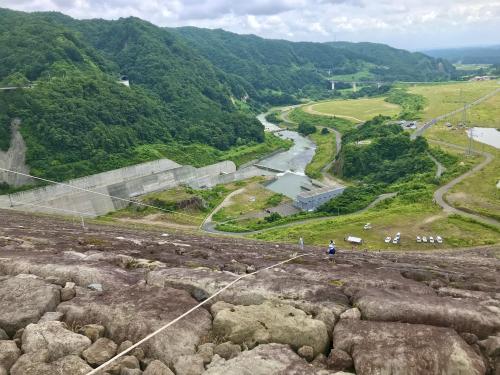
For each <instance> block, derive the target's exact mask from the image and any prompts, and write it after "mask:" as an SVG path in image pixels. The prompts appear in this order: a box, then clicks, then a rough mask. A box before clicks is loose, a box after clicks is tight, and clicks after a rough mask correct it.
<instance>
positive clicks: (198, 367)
mask: <svg viewBox="0 0 500 375" xmlns="http://www.w3.org/2000/svg"><path fill="white" fill-rule="evenodd" d="M174 370H175V374H176V375H201V374H202V373H203V372H204V371H205V367H204V366H203V358H202V357H201V356H199V355H197V354H195V355H182V356H180V357H179V358H177V360H176V361H175V363H174Z"/></svg>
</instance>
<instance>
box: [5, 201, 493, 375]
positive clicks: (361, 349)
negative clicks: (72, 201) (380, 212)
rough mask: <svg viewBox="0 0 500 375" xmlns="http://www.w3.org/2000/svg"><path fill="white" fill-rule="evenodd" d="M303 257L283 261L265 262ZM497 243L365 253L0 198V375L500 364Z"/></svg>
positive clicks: (474, 370)
mask: <svg viewBox="0 0 500 375" xmlns="http://www.w3.org/2000/svg"><path fill="white" fill-rule="evenodd" d="M302 253H303V254H305V256H303V257H300V258H297V259H295V260H293V261H291V262H289V263H284V264H281V265H279V266H277V267H273V268H270V269H264V268H266V267H268V266H271V265H273V264H276V263H278V262H281V261H283V260H285V259H288V258H290V257H291V256H292V255H293V254H299V255H300V254H302ZM499 257H500V248H499V247H498V246H497V247H495V246H491V247H482V248H475V249H470V250H453V251H446V250H442V251H438V252H364V251H350V250H344V249H342V248H340V249H339V251H338V253H337V254H336V259H335V262H330V261H329V260H328V259H325V254H324V249H322V248H317V247H307V246H306V247H305V249H304V250H303V252H302V251H301V250H300V249H299V248H298V246H295V245H287V244H271V243H263V242H257V241H250V240H244V239H239V238H225V237H214V236H202V235H195V234H193V235H190V234H186V233H180V232H172V231H171V230H167V229H165V231H161V230H153V229H151V230H139V229H130V228H125V227H114V226H109V225H105V226H104V225H102V226H100V225H90V226H89V225H87V227H86V228H85V230H84V229H83V228H82V227H81V226H80V225H79V224H78V223H73V222H72V221H63V220H58V219H53V218H48V217H42V216H40V217H36V216H28V215H24V214H21V213H14V212H12V211H7V210H4V211H2V210H0V374H2V375H3V374H11V375H35V374H36V375H40V374H42V375H45V374H47V375H48V374H50V375H53V374H60V375H65V374H68V375H75V374H82V375H84V374H88V373H89V372H91V371H92V370H93V369H95V368H97V367H98V366H100V365H102V364H104V363H105V362H106V361H108V360H109V359H111V358H113V357H114V356H115V355H117V354H119V353H121V352H123V351H125V350H127V349H128V348H130V347H131V346H132V345H133V344H134V343H136V342H137V341H139V340H141V339H142V338H144V337H146V336H147V335H148V334H150V333H152V332H154V331H156V330H158V329H159V328H161V327H163V326H164V325H166V324H167V323H169V322H171V321H172V320H174V319H176V318H177V317H179V316H180V315H182V314H183V313H185V312H186V311H188V310H189V309H191V308H193V307H194V306H196V305H197V304H198V303H200V302H202V301H206V300H207V299H208V298H210V297H211V296H213V295H214V294H215V293H216V292H217V291H219V290H221V289H222V288H224V287H225V286H226V285H228V284H229V283H231V282H233V281H234V280H235V279H237V278H238V277H241V276H243V275H249V274H250V273H253V272H255V271H259V270H260V272H257V273H255V274H252V275H249V276H246V277H245V278H243V279H241V280H240V281H238V282H236V283H235V284H234V285H232V286H230V287H229V288H227V289H225V290H224V291H223V292H222V293H220V294H218V295H217V296H216V297H215V298H213V299H212V300H210V301H209V302H208V303H206V304H204V305H203V306H201V307H199V308H197V309H195V310H194V311H193V312H192V313H191V314H189V315H187V316H186V317H184V318H183V319H181V320H179V321H178V322H176V323H175V324H173V325H171V326H170V327H168V328H167V329H165V330H163V331H162V332H160V333H159V334H157V335H155V336H154V337H152V338H151V339H150V340H148V341H146V342H145V343H143V344H142V345H140V346H138V347H136V348H134V349H133V350H130V351H129V352H127V353H126V354H125V355H122V356H121V357H119V358H117V359H116V360H115V361H114V362H112V363H111V364H109V365H108V366H107V367H106V368H105V369H103V370H102V371H100V372H99V373H100V374H114V375H117V374H118V375H128V374H144V375H152V374H155V375H165V374H176V375H201V374H207V375H215V374H230V375H240V374H255V375H268V374H274V375H278V374H280V375H281V374H297V375H298V374H315V375H319V374H322V375H328V374H361V375H376V374H377V375H378V374H391V375H422V374H440V375H458V374H464V375H465V374H467V375H469V374H471V375H476V374H477V375H486V374H499V373H500V272H499V271H500V260H499Z"/></svg>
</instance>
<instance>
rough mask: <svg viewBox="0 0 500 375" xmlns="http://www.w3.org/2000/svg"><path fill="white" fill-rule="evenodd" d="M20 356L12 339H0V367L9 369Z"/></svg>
mask: <svg viewBox="0 0 500 375" xmlns="http://www.w3.org/2000/svg"><path fill="white" fill-rule="evenodd" d="M20 356H21V351H20V350H19V348H18V347H17V345H16V343H15V342H14V341H7V340H0V367H3V368H5V370H7V371H8V370H10V368H11V367H12V365H13V364H14V363H15V362H16V361H17V359H18V358H19V357H20Z"/></svg>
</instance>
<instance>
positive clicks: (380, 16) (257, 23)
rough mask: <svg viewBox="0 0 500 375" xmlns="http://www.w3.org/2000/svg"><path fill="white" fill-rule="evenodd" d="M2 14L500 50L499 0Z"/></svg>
mask: <svg viewBox="0 0 500 375" xmlns="http://www.w3.org/2000/svg"><path fill="white" fill-rule="evenodd" d="M0 7H4V8H11V9H17V10H24V11H48V10H53V11H60V12H62V13H65V14H68V15H70V16H72V17H75V18H80V19H84V18H105V19H117V18H120V17H128V16H136V17H140V18H142V19H145V20H148V21H150V22H152V23H154V24H156V25H159V26H170V27H174V26H184V25H192V26H198V27H207V28H222V29H225V30H229V31H233V32H236V33H240V34H241V33H244V34H256V35H259V36H262V37H266V38H280V39H288V40H294V41H298V40H300V41H333V40H347V41H353V42H356V41H371V42H382V43H387V44H390V45H393V46H395V47H400V48H405V49H410V50H421V49H429V48H439V47H456V46H470V45H488V44H500V0H399V1H398V0H378V1H370V0H271V1H270V0H0Z"/></svg>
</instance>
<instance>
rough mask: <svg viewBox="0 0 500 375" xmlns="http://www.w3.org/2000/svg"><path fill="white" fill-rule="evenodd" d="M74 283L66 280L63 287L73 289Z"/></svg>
mask: <svg viewBox="0 0 500 375" xmlns="http://www.w3.org/2000/svg"><path fill="white" fill-rule="evenodd" d="M75 287H76V284H75V283H74V282H72V281H68V282H67V283H66V284H64V288H65V289H75Z"/></svg>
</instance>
